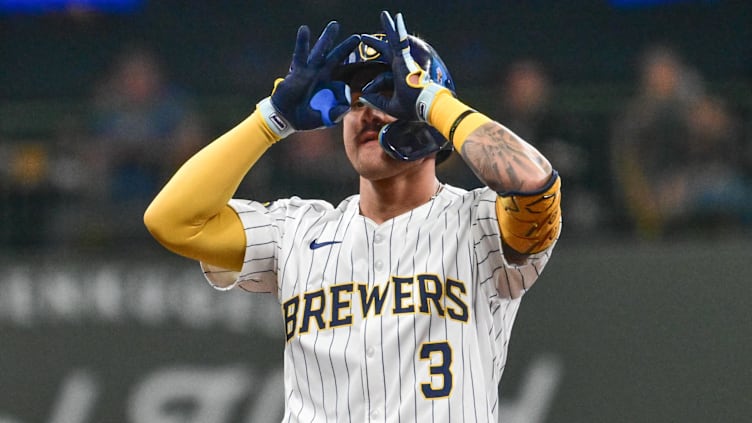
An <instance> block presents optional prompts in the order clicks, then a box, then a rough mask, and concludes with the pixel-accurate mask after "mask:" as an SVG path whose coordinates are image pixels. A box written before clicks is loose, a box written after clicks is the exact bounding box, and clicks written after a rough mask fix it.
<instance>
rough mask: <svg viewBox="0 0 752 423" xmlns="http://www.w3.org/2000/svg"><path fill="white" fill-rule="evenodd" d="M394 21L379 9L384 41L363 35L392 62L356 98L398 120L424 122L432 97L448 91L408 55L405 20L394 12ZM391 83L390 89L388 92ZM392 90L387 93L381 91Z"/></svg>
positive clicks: (366, 41)
mask: <svg viewBox="0 0 752 423" xmlns="http://www.w3.org/2000/svg"><path fill="white" fill-rule="evenodd" d="M395 18H396V24H395V21H394V20H393V19H392V16H391V15H390V14H389V12H386V11H384V12H381V24H382V26H383V28H384V33H385V34H386V41H384V40H380V39H378V38H376V37H373V36H370V35H363V36H362V40H363V43H365V44H367V45H369V46H370V47H373V48H374V49H375V50H376V51H378V52H379V53H381V54H382V55H383V56H384V58H385V59H386V60H388V61H389V62H390V63H391V64H392V73H383V74H381V75H379V76H378V77H376V78H375V79H374V80H373V81H371V82H370V83H369V84H367V85H366V86H365V87H363V90H362V93H361V96H360V100H361V101H364V102H366V103H369V104H370V105H372V106H373V107H376V108H377V109H379V110H381V111H383V112H386V113H388V114H390V115H392V116H394V117H396V118H398V119H403V120H421V121H428V112H429V110H430V109H431V104H432V103H433V99H434V97H435V96H436V94H438V93H439V92H440V91H449V90H447V89H446V88H445V87H443V86H441V85H439V84H437V83H435V82H433V81H431V78H430V75H429V74H428V72H427V70H426V69H422V68H421V67H420V66H419V65H418V63H417V62H416V61H415V59H413V57H412V55H411V54H410V43H409V40H408V37H407V35H408V34H407V29H406V28H405V20H404V19H403V18H402V14H401V13H397V15H396V16H395ZM392 85H393V91H392ZM385 91H387V92H388V91H392V94H391V95H384V94H383V92H385Z"/></svg>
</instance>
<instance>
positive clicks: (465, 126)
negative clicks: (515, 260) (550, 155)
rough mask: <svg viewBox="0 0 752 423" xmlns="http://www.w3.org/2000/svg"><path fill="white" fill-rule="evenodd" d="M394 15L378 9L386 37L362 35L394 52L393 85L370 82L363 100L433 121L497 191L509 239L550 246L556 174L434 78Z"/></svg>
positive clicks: (532, 247)
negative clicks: (386, 92) (391, 87)
mask: <svg viewBox="0 0 752 423" xmlns="http://www.w3.org/2000/svg"><path fill="white" fill-rule="evenodd" d="M395 18H396V20H393V19H392V17H391V15H390V14H389V13H388V12H382V14H381V20H382V26H383V28H384V32H385V33H386V37H387V39H388V42H384V41H382V40H379V39H377V38H375V37H369V36H363V42H364V43H366V44H368V45H369V46H371V47H373V48H374V49H376V50H377V51H379V52H380V53H382V54H384V55H386V56H387V57H390V59H391V63H392V71H393V73H394V77H393V83H394V91H393V93H392V95H391V96H385V95H383V94H380V92H379V91H380V90H381V89H382V88H383V87H381V86H379V84H373V85H372V86H370V87H369V86H366V87H365V88H364V89H363V94H362V95H361V100H364V101H366V102H368V103H371V104H372V105H373V106H374V107H377V108H379V109H381V110H384V111H385V112H387V113H389V114H390V115H393V116H395V117H397V118H399V119H404V120H422V121H426V122H428V123H429V124H430V125H432V126H433V127H435V128H436V129H437V130H438V131H439V132H441V133H442V134H443V135H444V136H445V137H446V138H447V139H448V140H449V141H450V142H452V143H453V145H454V147H455V149H456V150H457V151H459V153H460V155H461V156H462V157H463V159H464V160H465V162H466V163H467V164H468V165H469V166H470V168H471V169H472V170H473V172H475V174H476V175H477V176H478V178H479V179H480V180H481V181H482V182H483V183H484V184H486V186H488V187H489V188H491V189H493V190H494V191H496V192H497V193H498V194H499V197H498V199H497V206H496V210H497V216H498V218H499V224H500V227H501V232H502V238H503V241H504V243H505V244H506V245H508V246H509V247H511V248H512V249H513V250H514V251H516V252H518V253H520V254H523V255H527V254H532V253H537V252H540V251H543V250H545V249H546V248H547V247H548V246H550V245H551V244H552V243H553V242H554V240H555V239H556V237H557V236H558V233H559V226H560V200H561V192H560V186H561V183H560V180H559V177H558V174H557V173H556V171H555V170H554V169H553V167H552V166H551V164H550V163H549V161H548V160H547V159H546V158H545V157H544V156H543V155H542V154H541V153H540V152H539V151H538V150H537V149H536V148H535V147H533V146H532V145H530V144H529V143H527V142H525V141H524V140H522V139H521V138H520V137H519V136H517V135H516V134H515V133H513V132H512V131H511V130H509V129H508V128H506V127H505V126H503V125H502V124H500V123H499V122H496V121H494V120H492V119H491V118H489V117H488V116H486V115H484V114H482V113H479V112H478V111H476V110H474V109H473V108H471V107H469V106H467V105H465V104H464V103H463V102H461V101H460V100H458V99H457V98H455V97H454V96H453V95H452V93H451V92H450V91H449V90H448V89H446V88H445V87H442V86H440V85H439V84H436V83H435V82H433V81H431V79H430V78H429V77H428V73H427V72H426V70H425V69H422V68H421V67H420V66H418V64H417V63H416V62H415V60H414V59H413V57H412V56H411V54H410V44H409V42H408V33H407V30H406V27H405V23H404V19H403V17H402V15H401V14H397V15H396V16H395ZM389 82H390V83H392V81H389Z"/></svg>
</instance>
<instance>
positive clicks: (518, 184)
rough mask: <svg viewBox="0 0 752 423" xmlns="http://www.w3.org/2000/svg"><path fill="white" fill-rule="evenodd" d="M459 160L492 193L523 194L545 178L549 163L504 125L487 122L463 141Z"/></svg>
mask: <svg viewBox="0 0 752 423" xmlns="http://www.w3.org/2000/svg"><path fill="white" fill-rule="evenodd" d="M461 153H462V157H464V158H465V162H467V164H468V166H470V168H471V169H472V171H473V172H474V173H475V175H476V176H477V177H478V178H479V179H480V180H481V181H482V182H483V183H484V184H486V185H487V186H488V187H489V188H491V189H493V190H494V191H496V192H499V193H501V192H509V191H526V190H533V189H536V187H530V184H531V183H532V184H537V183H538V182H539V181H540V180H542V179H545V178H547V177H548V176H549V175H550V174H551V172H552V168H551V164H550V163H549V162H548V160H546V158H545V157H543V155H542V154H540V153H539V152H538V150H536V149H535V148H534V147H533V146H531V145H530V144H528V143H526V142H525V141H523V140H522V139H521V138H520V137H518V136H517V135H515V134H514V133H513V132H512V131H510V130H509V129H507V128H505V127H504V126H502V125H500V124H498V123H495V122H491V123H487V124H485V125H483V126H481V127H480V128H478V129H477V130H476V131H475V132H473V133H472V134H471V135H470V137H468V138H467V140H465V143H464V144H463V146H462V151H461Z"/></svg>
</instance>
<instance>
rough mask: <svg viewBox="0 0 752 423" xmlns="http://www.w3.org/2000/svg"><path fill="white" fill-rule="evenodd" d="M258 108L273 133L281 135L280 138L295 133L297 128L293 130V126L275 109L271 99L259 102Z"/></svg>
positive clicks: (267, 98)
mask: <svg viewBox="0 0 752 423" xmlns="http://www.w3.org/2000/svg"><path fill="white" fill-rule="evenodd" d="M256 108H257V110H258V111H259V112H260V113H261V116H263V117H264V121H265V122H266V126H268V127H269V129H271V130H272V132H274V133H275V134H277V135H279V137H280V138H285V137H287V136H288V135H290V134H292V133H293V132H295V128H293V127H292V125H290V123H289V122H288V121H287V120H286V119H285V118H283V117H282V115H281V114H279V112H278V111H277V109H275V108H274V105H273V104H272V100H271V97H266V98H265V99H263V100H261V101H259V103H258V104H257V105H256Z"/></svg>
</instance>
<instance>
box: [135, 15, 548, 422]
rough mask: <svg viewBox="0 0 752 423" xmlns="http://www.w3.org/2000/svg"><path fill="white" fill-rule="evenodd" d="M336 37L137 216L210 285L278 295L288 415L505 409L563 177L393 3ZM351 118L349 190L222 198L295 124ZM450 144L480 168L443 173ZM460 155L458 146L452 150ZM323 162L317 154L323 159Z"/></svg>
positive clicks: (301, 35) (386, 418)
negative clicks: (264, 199)
mask: <svg viewBox="0 0 752 423" xmlns="http://www.w3.org/2000/svg"><path fill="white" fill-rule="evenodd" d="M381 21H382V25H383V31H384V33H383V34H377V35H352V36H350V37H348V38H346V39H345V40H344V41H342V42H341V43H339V44H337V45H336V46H335V45H334V44H335V43H334V40H335V38H336V36H337V32H338V28H339V25H338V23H337V22H331V23H330V24H329V25H328V26H327V27H326V28H325V29H324V31H323V32H322V34H321V36H320V37H319V38H318V40H317V41H316V42H315V43H314V45H313V47H312V48H310V49H309V37H310V35H309V30H308V28H307V27H305V26H302V27H301V28H300V29H299V31H298V35H297V41H296V46H295V50H294V53H293V59H292V65H291V68H290V72H289V74H288V75H287V76H286V77H285V78H283V79H279V80H277V82H276V84H275V87H274V90H273V91H272V94H271V95H270V96H269V97H267V98H265V99H263V100H261V101H260V102H259V103H258V105H257V107H256V110H255V111H254V112H253V113H252V114H251V115H250V116H249V117H248V118H247V119H246V120H244V121H243V122H241V123H240V124H238V125H237V126H236V127H235V128H233V129H231V130H230V131H229V132H227V133H225V134H224V135H222V136H220V137H219V138H218V139H216V140H215V141H214V142H212V143H211V144H209V145H208V146H207V147H205V148H204V149H203V150H201V151H200V152H198V153H197V154H196V155H195V156H194V157H192V158H191V159H189V160H188V161H187V162H186V163H185V164H184V165H183V166H182V168H181V169H180V170H179V171H178V172H177V173H176V174H175V175H174V177H173V178H172V179H171V180H170V181H169V182H168V183H167V185H166V186H165V187H164V189H163V190H162V191H161V192H160V193H159V194H158V196H157V197H156V198H155V199H154V201H153V203H152V204H151V205H150V206H149V208H148V210H147V211H146V214H145V216H144V220H145V223H146V226H147V227H148V229H149V230H150V232H151V233H152V234H153V235H154V237H155V238H156V239H157V240H158V241H159V242H160V243H162V244H163V245H164V246H165V247H166V248H168V249H170V250H172V251H174V252H176V253H178V254H181V255H184V256H187V257H190V258H194V259H196V260H198V261H200V262H201V266H202V267H203V269H204V272H205V275H206V277H207V279H208V280H209V281H210V283H212V284H213V285H214V286H215V287H217V288H219V289H229V288H232V287H235V286H238V287H240V288H243V289H245V290H248V291H252V292H268V293H272V294H275V295H276V296H277V299H278V301H279V303H280V306H281V316H282V320H283V322H284V331H285V339H286V345H285V352H284V366H285V388H284V389H285V414H284V420H283V421H285V422H400V421H401V422H427V421H454V422H481V421H482V422H497V421H499V398H498V385H499V382H500V379H501V375H502V372H503V370H504V365H505V362H506V358H507V357H506V355H507V345H508V342H509V338H510V333H511V329H512V324H513V322H514V318H515V314H516V312H517V309H518V307H519V305H520V299H521V297H522V295H523V294H524V293H525V292H526V291H527V290H528V289H530V287H531V286H532V285H533V283H535V281H536V279H537V278H538V276H539V275H540V274H541V271H542V270H543V268H544V266H545V265H546V262H547V261H548V258H549V256H550V254H551V250H552V249H553V247H554V244H555V242H556V239H557V238H558V234H559V229H560V181H559V177H558V175H557V173H556V172H555V171H554V170H553V168H552V166H551V164H550V163H549V162H548V160H546V158H545V157H543V156H542V155H541V154H540V153H539V152H538V151H537V150H536V149H534V148H533V147H532V146H531V145H530V144H528V143H526V142H525V141H523V140H521V139H520V138H519V137H518V136H516V135H515V134H514V133H512V132H510V131H509V130H508V129H507V128H505V127H504V126H502V125H501V124H499V123H498V122H495V121H493V120H492V119H490V118H489V117H487V116H485V115H484V114H482V113H480V112H478V111H476V110H474V109H472V108H471V107H469V106H467V105H465V104H464V103H462V102H461V101H460V100H459V99H457V98H456V97H455V88H454V81H453V80H452V78H451V75H450V74H449V71H448V69H447V68H446V66H445V64H444V62H443V61H442V60H441V59H440V58H439V56H438V54H437V53H436V52H435V50H434V49H433V48H431V46H430V45H428V44H427V43H425V42H424V41H423V40H421V39H419V38H417V37H414V36H409V35H408V33H407V30H406V26H405V22H404V19H403V17H402V15H401V14H397V15H396V16H395V18H394V19H393V18H392V16H391V15H390V14H389V13H388V12H382V14H381ZM339 122H341V123H342V127H343V129H342V130H343V138H344V143H345V150H346V153H347V156H348V158H349V160H350V162H351V163H352V166H353V168H354V169H355V170H356V171H357V172H358V174H359V175H360V189H359V194H358V195H353V196H351V197H348V198H346V199H345V200H344V201H342V202H341V203H340V204H339V205H338V206H336V207H334V206H333V205H331V204H329V203H327V202H324V201H319V200H304V199H300V198H298V197H292V198H287V199H280V200H277V201H274V202H271V203H260V202H256V201H248V200H239V199H232V196H233V195H234V192H235V190H236V189H237V187H238V185H239V184H240V182H241V179H243V177H244V176H245V174H246V173H247V172H248V170H249V169H250V168H251V167H252V166H253V164H254V162H256V160H257V159H258V158H259V157H260V156H261V155H262V154H263V153H264V152H265V151H266V150H267V149H268V148H270V147H271V146H272V145H273V144H274V143H276V142H278V141H280V140H281V139H283V138H285V137H286V136H287V135H289V134H291V133H293V132H294V131H302V130H313V129H316V128H320V127H325V126H332V125H336V124H338V123H339ZM452 150H456V151H457V152H458V153H459V154H460V155H461V156H462V157H463V159H464V160H465V161H466V162H467V164H468V165H469V166H470V167H471V168H472V169H473V170H474V171H475V173H476V174H477V175H478V177H479V178H480V179H481V180H482V181H483V182H484V183H485V184H486V185H487V186H486V187H484V188H481V189H476V190H473V191H469V192H468V191H465V190H463V189H460V188H457V187H453V186H449V185H446V184H443V183H441V182H440V181H439V180H437V177H436V171H435V166H436V162H437V161H440V160H442V159H444V158H446V156H447V155H448V154H452ZM455 154H456V153H455ZM321 166H327V163H321Z"/></svg>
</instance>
